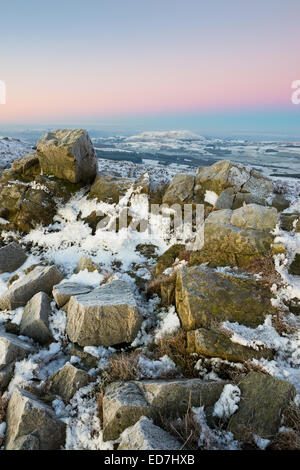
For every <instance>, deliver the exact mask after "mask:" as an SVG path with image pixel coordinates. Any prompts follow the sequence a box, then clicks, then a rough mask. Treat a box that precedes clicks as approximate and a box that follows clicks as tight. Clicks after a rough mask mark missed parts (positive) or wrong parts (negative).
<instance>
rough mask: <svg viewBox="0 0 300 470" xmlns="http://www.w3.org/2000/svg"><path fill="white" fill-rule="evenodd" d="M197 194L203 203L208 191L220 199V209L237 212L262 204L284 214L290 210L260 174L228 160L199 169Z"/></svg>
mask: <svg viewBox="0 0 300 470" xmlns="http://www.w3.org/2000/svg"><path fill="white" fill-rule="evenodd" d="M194 191H195V193H197V194H198V195H199V196H200V197H202V200H204V199H205V193H206V191H213V192H214V193H215V194H216V195H218V196H219V198H218V199H217V202H216V208H217V209H237V208H239V207H241V206H243V204H244V203H246V204H252V203H255V204H261V205H263V206H264V205H269V206H272V205H273V206H274V207H277V208H278V210H282V209H284V208H286V207H288V206H289V203H288V201H287V200H285V199H284V198H283V197H282V196H281V197H280V195H278V194H275V193H274V183H273V181H272V180H271V179H269V178H267V177H265V176H263V175H262V174H261V173H259V172H258V171H255V170H253V169H252V168H250V167H248V166H245V165H242V164H241V163H234V162H231V161H229V160H222V161H220V162H217V163H214V164H213V165H211V166H208V167H199V168H198V170H197V174H196V178H195V189H194Z"/></svg>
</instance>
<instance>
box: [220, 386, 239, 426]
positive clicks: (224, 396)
mask: <svg viewBox="0 0 300 470" xmlns="http://www.w3.org/2000/svg"><path fill="white" fill-rule="evenodd" d="M240 399H241V391H240V389H239V387H237V386H236V385H231V384H226V385H225V386H224V388H223V391H222V393H221V396H220V398H219V400H218V401H217V402H216V403H215V406H214V411H213V415H214V416H216V417H217V418H220V419H222V420H228V419H229V418H230V416H232V415H233V414H234V413H235V412H236V410H237V409H238V403H239V402H240Z"/></svg>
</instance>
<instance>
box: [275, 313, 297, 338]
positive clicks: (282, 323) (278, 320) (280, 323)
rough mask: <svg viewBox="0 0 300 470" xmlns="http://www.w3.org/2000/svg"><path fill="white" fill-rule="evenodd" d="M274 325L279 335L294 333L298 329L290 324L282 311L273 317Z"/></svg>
mask: <svg viewBox="0 0 300 470" xmlns="http://www.w3.org/2000/svg"><path fill="white" fill-rule="evenodd" d="M272 325H273V326H274V328H275V330H276V331H277V333H278V334H279V335H283V334H287V335H290V334H293V333H295V331H296V330H297V329H296V328H295V327H293V326H291V325H289V324H288V323H287V322H286V320H285V318H284V316H283V314H282V313H281V312H278V313H277V315H276V316H274V317H273V319H272Z"/></svg>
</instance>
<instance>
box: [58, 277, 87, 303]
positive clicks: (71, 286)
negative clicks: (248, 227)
mask: <svg viewBox="0 0 300 470" xmlns="http://www.w3.org/2000/svg"><path fill="white" fill-rule="evenodd" d="M91 290H92V287H90V286H85V285H83V284H79V283H76V282H61V283H60V284H57V285H56V286H54V287H53V291H52V295H53V297H54V300H55V302H56V305H57V306H58V307H59V308H61V307H63V306H64V305H65V304H66V303H67V302H68V301H69V300H70V298H71V297H72V295H79V294H88V293H89V292H91Z"/></svg>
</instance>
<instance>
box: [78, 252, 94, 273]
mask: <svg viewBox="0 0 300 470" xmlns="http://www.w3.org/2000/svg"><path fill="white" fill-rule="evenodd" d="M85 269H87V270H88V272H93V271H98V272H100V268H99V266H98V265H97V264H96V263H94V262H93V260H92V258H89V257H86V256H81V258H80V259H79V261H78V264H77V267H76V269H75V271H74V272H75V273H79V271H84V270H85Z"/></svg>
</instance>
